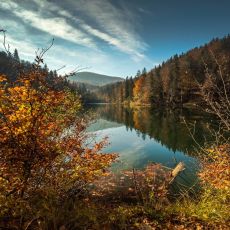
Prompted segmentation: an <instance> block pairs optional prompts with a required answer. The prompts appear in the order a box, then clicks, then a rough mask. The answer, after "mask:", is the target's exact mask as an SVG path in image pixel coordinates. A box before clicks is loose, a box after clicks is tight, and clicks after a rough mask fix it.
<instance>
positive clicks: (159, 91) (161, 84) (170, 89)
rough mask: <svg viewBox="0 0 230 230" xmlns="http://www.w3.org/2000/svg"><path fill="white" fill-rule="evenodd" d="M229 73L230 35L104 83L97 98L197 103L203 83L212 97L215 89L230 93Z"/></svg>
mask: <svg viewBox="0 0 230 230" xmlns="http://www.w3.org/2000/svg"><path fill="white" fill-rule="evenodd" d="M229 73H230V35H229V36H226V37H224V38H222V39H219V38H216V39H213V40H212V41H210V42H209V43H208V44H205V45H203V46H200V47H195V48H194V49H191V50H190V51H188V52H186V53H183V54H181V55H177V54H176V55H174V56H173V57H171V58H170V59H169V60H167V61H165V62H163V63H162V64H161V65H159V66H157V67H155V68H154V69H152V70H150V71H149V72H147V71H146V70H145V69H143V71H142V72H141V71H138V73H137V75H136V76H134V77H133V78H132V77H131V78H127V79H126V80H125V81H123V82H117V83H114V84H110V85H106V86H103V87H101V88H100V90H99V91H98V92H97V95H96V97H94V98H95V99H96V100H98V101H101V102H114V103H132V104H133V105H145V104H148V105H166V106H172V107H177V106H188V105H194V104H198V103H200V102H201V101H202V99H201V97H200V96H201V95H200V93H201V85H202V86H204V87H205V88H203V90H204V89H205V90H206V91H207V90H209V91H212V93H213V97H217V96H218V92H216V91H215V90H216V89H218V91H219V92H222V91H223V90H224V91H226V92H227V93H228V94H230V75H229ZM223 81H224V82H225V83H226V85H225V86H223ZM224 87H225V89H224ZM214 89H215V90H214Z"/></svg>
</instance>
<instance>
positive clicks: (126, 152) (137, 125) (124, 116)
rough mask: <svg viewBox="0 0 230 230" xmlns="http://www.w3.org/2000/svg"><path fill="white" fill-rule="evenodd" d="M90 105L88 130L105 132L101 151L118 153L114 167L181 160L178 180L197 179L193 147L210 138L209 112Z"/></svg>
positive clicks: (98, 135) (100, 135)
mask: <svg viewBox="0 0 230 230" xmlns="http://www.w3.org/2000/svg"><path fill="white" fill-rule="evenodd" d="M90 109H91V110H92V111H93V112H94V113H95V114H96V115H97V121H96V122H95V123H93V124H92V125H91V126H90V127H89V128H88V131H89V132H93V133H95V134H96V138H97V139H101V138H103V137H105V136H108V138H109V142H110V144H109V146H108V147H106V148H105V149H104V152H106V153H110V152H111V153H112V152H115V153H118V154H119V155H120V158H119V160H120V162H119V163H116V164H114V165H113V167H112V169H113V170H114V171H116V172H119V171H121V170H126V169H132V168H136V169H142V168H144V167H145V166H146V165H147V164H148V163H150V162H156V163H161V164H163V165H165V166H167V167H170V168H173V167H175V165H176V164H177V163H178V162H180V161H182V162H184V163H185V165H186V170H185V171H184V172H183V173H182V174H181V176H180V177H179V178H178V179H177V182H178V184H183V185H185V186H191V185H193V184H194V183H196V180H197V179H196V171H197V168H198V160H197V158H196V155H197V151H196V149H197V148H198V145H201V146H203V145H204V143H208V142H209V141H211V140H212V136H211V133H210V127H213V126H214V124H215V120H214V119H213V118H212V117H211V116H209V115H207V114H204V113H202V112H201V111H199V110H189V109H177V110H163V109H151V108H138V109H130V108H124V107H122V106H114V105H109V104H106V105H102V104H101V105H91V106H90ZM189 128H190V129H191V132H189V130H188V129H189ZM191 133H192V135H191ZM192 136H193V137H192Z"/></svg>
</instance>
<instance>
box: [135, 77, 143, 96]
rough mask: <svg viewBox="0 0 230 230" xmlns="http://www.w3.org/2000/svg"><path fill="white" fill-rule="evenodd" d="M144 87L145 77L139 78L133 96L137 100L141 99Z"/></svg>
mask: <svg viewBox="0 0 230 230" xmlns="http://www.w3.org/2000/svg"><path fill="white" fill-rule="evenodd" d="M143 85H144V77H143V76H142V77H139V78H138V79H137V80H136V81H135V84H134V88H133V96H134V98H135V99H136V100H138V99H140V98H141V93H142V89H143Z"/></svg>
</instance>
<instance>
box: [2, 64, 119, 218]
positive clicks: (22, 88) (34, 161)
mask: <svg viewBox="0 0 230 230" xmlns="http://www.w3.org/2000/svg"><path fill="white" fill-rule="evenodd" d="M46 78H47V73H44V72H43V71H41V70H40V68H39V67H38V66H35V67H34V69H32V70H31V71H30V72H28V73H26V74H21V75H20V77H19V79H18V81H17V82H15V83H14V84H12V83H10V82H8V80H7V77H6V76H0V210H1V211H0V215H1V214H4V213H5V212H8V211H9V210H10V208H13V207H16V206H17V205H16V203H17V201H19V203H20V202H21V201H20V200H21V199H24V200H25V199H27V198H28V197H30V196H32V194H34V193H36V194H38V193H39V191H40V192H42V193H43V194H44V193H46V192H45V191H47V189H48V190H51V191H53V193H55V194H56V195H55V196H56V197H57V198H58V197H63V196H68V195H69V191H72V192H73V191H75V193H76V192H77V191H79V189H82V187H84V186H85V185H87V183H90V182H91V181H93V180H94V179H95V178H97V177H98V176H100V175H102V174H103V173H104V169H105V168H106V167H108V166H109V165H110V164H111V163H112V162H113V161H114V160H115V158H116V155H114V154H101V153H100V152H101V149H102V148H103V147H104V146H105V144H106V139H104V140H102V141H101V142H100V143H95V145H94V146H92V145H91V146H88V145H87V143H86V140H87V138H88V136H87V134H86V133H85V128H86V125H87V122H86V121H85V119H82V118H81V117H80V116H79V115H78V113H79V110H80V108H81V104H80V100H79V97H78V96H77V95H76V94H75V93H73V92H70V91H68V90H62V91H61V90H56V89H55V86H54V87H51V86H49V85H48V84H47V83H46V82H47V80H46ZM12 212H13V211H12Z"/></svg>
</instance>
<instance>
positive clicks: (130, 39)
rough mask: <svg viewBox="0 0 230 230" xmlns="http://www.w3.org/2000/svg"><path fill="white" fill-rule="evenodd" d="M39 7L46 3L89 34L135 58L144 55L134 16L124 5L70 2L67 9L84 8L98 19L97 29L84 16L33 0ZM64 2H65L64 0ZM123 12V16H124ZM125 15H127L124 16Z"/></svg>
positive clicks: (142, 43) (89, 15)
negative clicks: (70, 5)
mask: <svg viewBox="0 0 230 230" xmlns="http://www.w3.org/2000/svg"><path fill="white" fill-rule="evenodd" d="M34 2H36V3H37V4H38V5H39V7H40V8H44V7H46V9H47V8H48V9H49V10H51V11H53V12H57V13H58V14H59V15H61V16H63V17H64V18H67V19H71V20H72V21H73V22H75V24H76V26H77V27H79V28H81V30H82V31H84V32H87V33H88V34H89V35H91V36H94V37H96V38H99V39H101V40H103V41H105V42H106V43H108V44H109V45H111V46H114V47H116V48H117V49H118V50H119V51H121V52H123V53H126V54H129V55H130V56H131V57H132V58H133V59H134V60H135V61H139V60H141V59H143V58H145V55H144V54H143V52H144V51H145V49H146V47H147V44H145V43H144V42H143V41H141V39H140V37H139V36H138V34H137V33H136V32H135V19H134V18H133V17H134V16H133V15H132V13H131V12H129V11H128V10H127V9H126V10H125V12H124V10H122V9H118V8H116V7H114V6H113V5H112V4H110V3H109V2H108V1H104V0H94V1H93V2H92V1H89V0H84V1H82V0H78V1H77V2H76V1H74V2H73V6H72V7H71V9H72V8H73V9H75V8H77V11H81V12H84V13H85V14H87V15H88V17H91V18H92V19H93V20H94V21H95V22H97V23H98V25H99V27H100V30H99V29H97V28H95V27H92V26H91V25H89V24H87V23H86V22H85V21H84V20H82V19H79V18H78V17H77V16H75V15H73V14H71V13H70V12H68V11H67V10H65V9H63V8H61V7H60V6H59V7H58V6H57V5H55V4H52V3H50V2H47V1H42V0H40V1H38V0H34ZM66 5H68V4H67V2H66ZM75 14H76V15H77V13H75ZM125 15H126V16H125ZM127 15H128V16H129V17H128V18H126V17H127Z"/></svg>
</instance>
